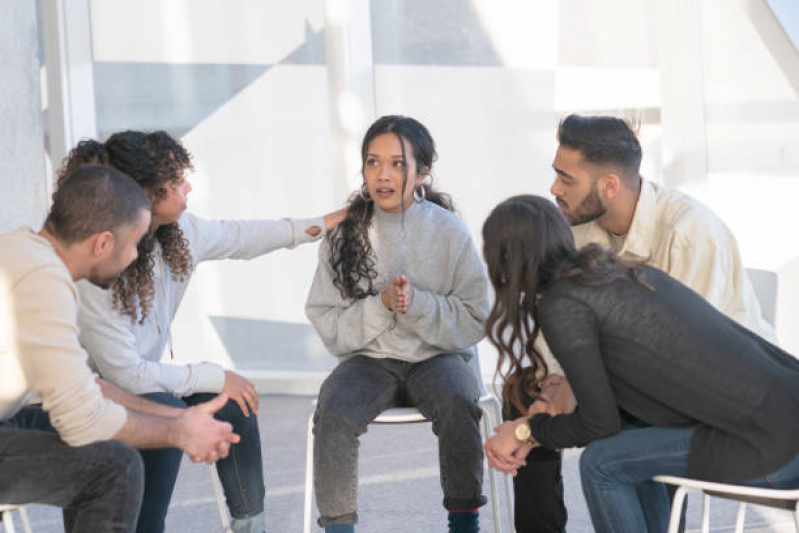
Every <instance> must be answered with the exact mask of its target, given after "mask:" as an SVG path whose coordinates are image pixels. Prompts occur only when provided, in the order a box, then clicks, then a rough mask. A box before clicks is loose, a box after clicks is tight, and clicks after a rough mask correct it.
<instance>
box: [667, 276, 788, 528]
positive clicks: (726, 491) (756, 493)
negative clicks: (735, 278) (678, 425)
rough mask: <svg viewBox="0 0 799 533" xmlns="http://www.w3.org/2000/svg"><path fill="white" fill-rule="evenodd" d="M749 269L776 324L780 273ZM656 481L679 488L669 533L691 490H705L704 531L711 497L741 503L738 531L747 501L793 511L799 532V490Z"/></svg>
mask: <svg viewBox="0 0 799 533" xmlns="http://www.w3.org/2000/svg"><path fill="white" fill-rule="evenodd" d="M746 271H747V274H748V275H749V280H750V281H751V282H752V287H753V288H754V290H755V294H756V295H757V298H758V300H759V301H760V309H761V312H762V313H763V318H764V319H766V321H767V322H769V323H770V324H771V325H772V326H773V325H774V320H775V317H776V310H777V274H776V273H774V272H771V271H768V270H759V269H753V268H749V269H747V270H746ZM654 480H655V481H660V482H661V483H668V484H670V485H675V486H676V487H678V488H677V491H676V493H675V494H674V501H673V502H672V505H671V518H670V519H669V533H676V532H677V531H678V530H679V527H680V517H681V515H682V508H683V504H684V502H685V496H686V494H687V493H688V492H691V491H695V490H701V491H702V492H703V494H702V533H708V532H709V531H710V496H714V497H718V498H725V499H728V500H736V501H738V502H739V503H738V513H737V516H736V520H735V533H742V532H743V530H744V518H745V515H746V504H747V503H752V504H757V505H765V506H768V507H776V508H779V509H788V510H792V511H793V512H794V525H795V527H796V532H797V533H799V489H796V490H793V489H791V490H778V489H765V488H754V487H743V486H741V485H730V484H727V483H713V482H710V481H699V480H696V479H688V478H682V477H677V476H655V478H654Z"/></svg>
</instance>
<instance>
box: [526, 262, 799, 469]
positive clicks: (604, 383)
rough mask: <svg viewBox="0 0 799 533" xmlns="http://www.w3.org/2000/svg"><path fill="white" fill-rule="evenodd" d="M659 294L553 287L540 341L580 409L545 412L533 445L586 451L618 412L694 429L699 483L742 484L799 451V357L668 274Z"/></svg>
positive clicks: (623, 283)
mask: <svg viewBox="0 0 799 533" xmlns="http://www.w3.org/2000/svg"><path fill="white" fill-rule="evenodd" d="M645 274H646V280H647V282H648V283H650V284H651V285H652V286H653V287H654V288H655V291H651V290H649V289H648V288H646V287H644V286H642V285H640V284H639V283H637V282H635V281H633V280H632V279H631V278H626V279H619V280H616V281H614V282H613V283H611V284H609V285H606V286H604V287H586V286H582V285H579V284H577V283H575V282H573V281H571V280H564V281H560V282H558V283H556V284H555V285H554V286H552V287H551V288H550V289H549V290H547V291H546V292H545V293H544V294H543V296H542V297H541V300H540V302H539V320H540V322H541V329H542V332H543V334H544V337H545V339H546V341H547V343H548V344H549V346H550V347H551V349H552V352H553V353H554V355H555V357H556V358H557V359H558V361H559V362H560V363H561V365H563V369H564V370H565V372H566V375H567V377H568V378H569V381H570V383H571V385H572V388H573V390H574V394H575V396H576V397H577V400H578V403H579V407H578V408H577V410H576V411H575V412H574V413H572V414H569V415H561V416H557V417H554V418H553V417H550V416H548V415H537V416H536V417H534V418H533V419H532V420H531V421H530V427H531V429H532V433H533V435H534V437H535V438H536V440H538V441H539V442H540V443H541V444H542V445H544V446H546V447H549V448H565V447H570V446H584V445H586V444H588V443H589V442H591V441H592V440H594V439H599V438H603V437H608V436H610V435H613V434H614V433H616V432H618V431H619V429H620V426H621V419H620V414H619V409H620V408H621V409H623V410H624V411H626V412H628V413H630V414H632V415H633V416H635V417H636V418H639V419H640V420H642V421H644V422H647V423H649V424H651V425H653V426H658V427H690V426H694V427H696V428H697V431H696V433H695V435H694V438H693V441H692V442H691V450H690V454H689V458H688V468H689V472H690V474H691V476H693V477H696V478H699V479H706V480H714V481H723V482H735V481H743V480H747V479H753V478H757V477H761V476H763V475H766V474H768V473H771V472H773V471H775V470H777V469H779V467H781V466H782V465H784V464H785V463H787V462H788V461H789V460H790V459H792V458H793V457H794V456H795V455H796V454H797V452H799V361H797V360H796V359H795V358H794V357H793V356H791V355H790V354H788V353H787V352H785V351H783V350H781V349H780V348H778V347H777V346H774V345H773V344H771V343H769V342H768V341H766V340H764V339H762V338H761V337H758V336H757V335H756V334H754V333H752V332H751V331H749V330H748V329H746V328H744V327H743V326H741V325H739V324H737V323H736V322H734V321H733V320H731V319H729V318H727V317H726V316H724V315H723V314H722V313H720V312H719V311H717V310H716V309H715V308H713V307H712V306H711V305H710V304H708V303H707V302H706V301H705V300H704V299H703V298H702V297H701V296H699V295H698V294H696V293H695V292H693V291H692V290H691V289H689V288H687V287H685V286H684V285H682V284H681V283H680V282H678V281H676V280H675V279H673V278H671V277H669V276H668V275H667V274H665V273H663V272H662V271H660V270H657V269H654V268H650V267H645Z"/></svg>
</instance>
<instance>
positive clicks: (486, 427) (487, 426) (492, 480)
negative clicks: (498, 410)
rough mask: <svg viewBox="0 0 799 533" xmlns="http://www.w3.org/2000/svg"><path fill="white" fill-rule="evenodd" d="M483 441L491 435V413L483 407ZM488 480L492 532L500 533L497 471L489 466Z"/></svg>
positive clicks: (500, 521) (500, 520)
mask: <svg viewBox="0 0 799 533" xmlns="http://www.w3.org/2000/svg"><path fill="white" fill-rule="evenodd" d="M480 425H481V433H482V434H483V442H485V441H486V440H488V438H489V437H490V436H491V415H490V413H489V412H488V410H487V409H485V408H483V419H482V420H481V421H480ZM487 473H488V482H489V485H490V487H491V511H492V512H493V513H494V533H502V519H503V516H502V515H501V514H500V512H499V488H498V487H497V477H496V476H497V473H496V472H494V470H492V469H491V468H488V469H487Z"/></svg>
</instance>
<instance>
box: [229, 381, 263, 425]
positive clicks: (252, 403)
mask: <svg viewBox="0 0 799 533" xmlns="http://www.w3.org/2000/svg"><path fill="white" fill-rule="evenodd" d="M222 392H223V393H225V394H227V395H228V397H230V399H231V400H233V401H234V402H236V403H237V404H239V407H241V411H242V412H243V413H244V416H250V412H252V413H255V414H256V415H257V414H258V406H259V405H260V403H261V399H260V398H259V397H258V392H257V391H256V390H255V386H254V385H253V384H252V383H251V382H250V381H249V380H248V379H246V378H243V377H242V376H240V375H238V374H236V373H235V372H233V371H231V370H225V386H224V387H223V388H222ZM248 406H249V409H248V408H247V407H248Z"/></svg>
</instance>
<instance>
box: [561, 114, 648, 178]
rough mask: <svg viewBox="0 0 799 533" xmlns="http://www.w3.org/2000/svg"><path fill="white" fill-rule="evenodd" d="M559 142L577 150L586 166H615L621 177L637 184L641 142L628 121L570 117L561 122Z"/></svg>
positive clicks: (607, 118) (607, 117) (598, 117)
mask: <svg viewBox="0 0 799 533" xmlns="http://www.w3.org/2000/svg"><path fill="white" fill-rule="evenodd" d="M558 142H559V143H560V144H561V145H563V146H566V147H568V148H571V149H573V150H578V151H579V152H580V153H581V154H582V156H583V158H584V159H585V160H586V161H588V162H589V163H594V164H600V165H602V164H609V165H613V166H616V167H618V168H619V169H620V170H621V171H622V174H623V176H622V177H623V178H625V179H626V180H633V179H634V180H636V184H637V179H638V176H639V172H640V169H641V143H640V142H638V137H637V136H636V134H635V131H634V129H633V127H632V126H631V125H630V123H629V122H627V121H625V120H622V119H620V118H617V117H609V116H596V117H585V116H581V115H569V116H567V117H566V118H564V119H563V120H561V121H560V125H559V126H558ZM630 183H631V182H630V181H628V184H630Z"/></svg>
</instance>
